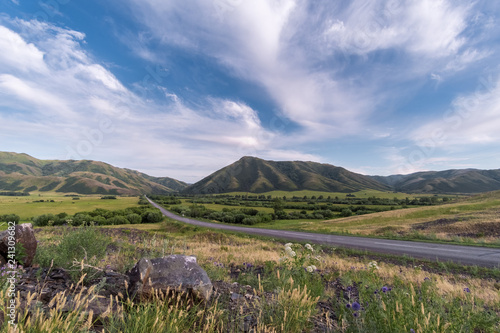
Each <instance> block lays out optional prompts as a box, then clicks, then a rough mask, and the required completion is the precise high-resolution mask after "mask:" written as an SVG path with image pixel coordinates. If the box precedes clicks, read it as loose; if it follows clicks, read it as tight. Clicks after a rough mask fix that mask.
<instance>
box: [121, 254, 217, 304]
mask: <svg viewBox="0 0 500 333" xmlns="http://www.w3.org/2000/svg"><path fill="white" fill-rule="evenodd" d="M128 276H129V278H130V287H129V294H130V295H131V296H132V297H136V296H138V297H139V298H148V297H150V296H151V295H152V294H153V293H154V291H155V290H159V291H161V292H164V293H168V292H172V291H181V292H185V293H187V294H189V295H190V296H192V297H193V298H194V299H198V300H202V301H208V300H209V299H210V297H211V295H212V290H213V286H212V282H211V281H210V279H209V277H208V275H207V272H205V271H204V270H203V269H202V268H201V267H200V266H199V265H198V264H197V263H196V257H194V256H185V255H179V254H176V255H170V256H167V257H163V258H156V259H141V260H139V262H138V263H137V264H136V265H135V266H134V267H133V268H132V269H131V270H130V272H129V273H128Z"/></svg>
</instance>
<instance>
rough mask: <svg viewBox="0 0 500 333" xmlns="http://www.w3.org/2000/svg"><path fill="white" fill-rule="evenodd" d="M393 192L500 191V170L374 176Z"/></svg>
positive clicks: (461, 170) (464, 170)
mask: <svg viewBox="0 0 500 333" xmlns="http://www.w3.org/2000/svg"><path fill="white" fill-rule="evenodd" d="M371 178H372V179H374V180H376V181H378V182H381V183H384V184H386V185H389V186H391V187H392V188H393V190H395V191H398V192H406V193H443V194H444V193H481V192H489V191H496V190H500V169H497V170H477V169H460V170H446V171H426V172H416V173H412V174H409V175H393V176H387V177H383V176H372V177H371Z"/></svg>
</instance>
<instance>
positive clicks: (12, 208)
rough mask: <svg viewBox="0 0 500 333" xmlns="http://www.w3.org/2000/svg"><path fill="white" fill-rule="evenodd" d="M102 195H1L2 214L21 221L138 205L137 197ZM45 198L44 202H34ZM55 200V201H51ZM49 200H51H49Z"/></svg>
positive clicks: (0, 207) (0, 211) (0, 212)
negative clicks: (52, 215)
mask: <svg viewBox="0 0 500 333" xmlns="http://www.w3.org/2000/svg"><path fill="white" fill-rule="evenodd" d="M100 198H101V195H82V196H80V199H79V200H73V198H72V197H65V196H64V194H56V193H47V194H41V195H40V196H39V195H34V194H32V195H30V196H27V197H11V196H0V215H2V214H17V215H19V216H20V217H21V221H29V220H30V219H31V218H32V217H35V216H39V215H42V214H49V213H52V214H58V213H62V212H65V213H68V214H69V215H72V214H75V213H77V212H81V211H91V210H94V209H96V208H104V209H109V210H117V209H124V208H127V207H132V206H137V205H138V204H137V197H119V196H117V199H116V200H101V199H100ZM38 200H44V202H33V201H38ZM50 200H54V202H50ZM47 201H49V202H47Z"/></svg>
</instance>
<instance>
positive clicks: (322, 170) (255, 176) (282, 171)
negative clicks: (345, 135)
mask: <svg viewBox="0 0 500 333" xmlns="http://www.w3.org/2000/svg"><path fill="white" fill-rule="evenodd" d="M364 189H374V190H380V191H387V190H390V189H391V188H390V186H388V185H386V184H383V183H380V182H378V181H376V180H374V179H372V178H370V177H368V176H364V175H360V174H357V173H354V172H350V171H348V170H346V169H344V168H341V167H336V166H333V165H329V164H321V163H315V162H300V161H294V162H275V161H266V160H262V159H260V158H256V157H243V158H241V159H240V160H238V161H237V162H235V163H233V164H231V165H229V166H227V167H224V168H222V169H220V170H218V171H216V172H214V173H213V174H211V175H209V176H208V177H206V178H204V179H202V180H200V181H199V182H197V183H195V184H193V185H190V186H188V187H186V188H185V189H184V190H183V192H184V193H192V194H205V193H206V194H208V193H225V192H253V193H262V192H267V191H274V190H281V191H296V190H313V191H327V192H346V193H348V192H355V191H359V190H364Z"/></svg>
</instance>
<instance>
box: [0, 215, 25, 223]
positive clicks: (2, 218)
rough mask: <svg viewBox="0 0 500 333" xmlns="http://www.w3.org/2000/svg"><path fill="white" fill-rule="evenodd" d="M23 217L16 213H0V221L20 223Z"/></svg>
mask: <svg viewBox="0 0 500 333" xmlns="http://www.w3.org/2000/svg"><path fill="white" fill-rule="evenodd" d="M19 220H21V218H20V217H19V216H18V215H16V214H4V215H0V222H16V223H18V222H19Z"/></svg>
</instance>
